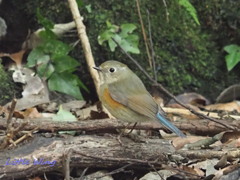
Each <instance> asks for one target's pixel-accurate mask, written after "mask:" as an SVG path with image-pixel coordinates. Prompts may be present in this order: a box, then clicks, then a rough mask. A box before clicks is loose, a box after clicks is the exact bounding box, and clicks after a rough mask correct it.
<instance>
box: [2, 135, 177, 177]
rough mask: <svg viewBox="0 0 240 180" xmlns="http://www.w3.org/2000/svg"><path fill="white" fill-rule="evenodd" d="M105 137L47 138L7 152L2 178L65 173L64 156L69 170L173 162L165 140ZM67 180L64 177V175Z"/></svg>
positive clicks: (146, 165)
mask: <svg viewBox="0 0 240 180" xmlns="http://www.w3.org/2000/svg"><path fill="white" fill-rule="evenodd" d="M122 142H123V146H121V145H120V144H119V142H118V140H117V138H113V137H110V136H109V137H105V136H95V135H94V136H89V135H85V136H83V135H82V136H79V137H69V138H67V139H63V138H56V137H53V138H44V137H41V136H36V137H35V138H34V139H33V140H32V141H31V142H28V143H27V144H25V145H24V146H18V147H17V148H16V149H14V150H13V149H12V150H6V151H5V152H2V153H1V155H0V177H2V178H3V179H15V178H16V179H17V178H22V177H30V176H33V175H35V174H43V173H46V172H50V171H59V172H64V170H63V169H64V166H63V165H64V163H65V158H64V157H65V156H66V154H68V152H69V151H70V152H71V153H70V154H69V160H68V161H69V162H68V163H70V165H69V167H79V168H85V167H93V168H97V167H100V168H109V167H121V166H125V165H127V164H132V166H131V169H132V168H133V169H138V168H146V167H148V168H149V169H151V167H149V164H151V165H152V166H154V167H155V168H156V169H159V168H161V167H162V165H163V164H165V163H168V162H170V161H171V160H173V161H174V159H170V158H168V155H169V154H174V151H175V150H174V148H173V147H172V145H171V144H170V142H168V141H166V140H160V139H153V140H148V143H141V144H139V143H134V142H132V141H131V140H129V139H127V138H122ZM63 176H64V175H63Z"/></svg>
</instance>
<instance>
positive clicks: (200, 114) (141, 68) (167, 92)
mask: <svg viewBox="0 0 240 180" xmlns="http://www.w3.org/2000/svg"><path fill="white" fill-rule="evenodd" d="M112 40H113V41H114V42H115V43H116V44H117V46H118V47H119V48H120V49H121V50H122V52H123V53H124V54H126V56H127V57H128V58H129V59H130V60H132V61H133V62H134V63H135V64H136V66H137V67H138V68H139V69H140V70H141V71H142V72H143V74H144V75H145V76H146V77H147V78H148V79H149V80H150V81H151V82H152V83H153V84H154V85H156V86H157V87H159V88H160V89H161V91H162V92H164V93H165V94H166V95H168V96H169V97H171V98H172V99H174V100H175V101H176V102H177V103H178V104H180V105H181V106H183V107H184V108H186V109H188V110H189V111H190V112H191V113H193V114H195V115H197V116H198V117H201V118H206V119H207V120H209V121H213V122H215V123H218V124H221V125H222V126H224V127H226V128H228V129H231V130H236V131H237V129H236V128H234V127H233V126H230V125H228V124H226V123H224V122H221V120H219V119H215V118H212V117H209V116H207V115H205V114H202V113H199V112H197V111H195V110H194V109H192V108H191V107H190V106H188V105H186V104H183V103H182V102H181V101H180V100H178V99H177V98H176V97H175V96H174V95H173V94H172V93H170V92H169V91H168V90H167V89H165V88H164V87H163V86H162V85H161V84H160V83H158V82H157V81H155V80H154V79H153V78H152V77H151V76H150V75H149V74H148V73H147V72H146V71H145V70H144V69H143V67H142V66H141V65H140V64H139V63H138V62H137V61H136V60H135V59H134V58H133V57H132V56H131V55H130V54H129V53H127V52H126V51H125V50H124V49H123V48H122V47H121V45H120V44H119V43H118V42H117V41H116V40H115V39H114V38H112Z"/></svg>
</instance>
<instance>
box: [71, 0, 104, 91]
mask: <svg viewBox="0 0 240 180" xmlns="http://www.w3.org/2000/svg"><path fill="white" fill-rule="evenodd" d="M68 3H69V7H70V10H71V12H72V15H73V19H74V21H75V23H76V27H77V31H78V36H79V39H80V40H81V44H82V48H83V52H84V55H85V58H86V62H87V64H88V68H89V71H90V74H91V76H92V78H93V81H94V84H95V87H96V89H97V92H98V89H99V81H100V80H99V75H98V72H97V71H96V70H94V69H93V68H92V67H95V62H94V58H93V55H92V50H91V46H90V43H89V39H88V37H87V33H86V27H85V26H84V24H83V17H82V16H81V15H80V12H79V8H78V5H77V2H76V0H68Z"/></svg>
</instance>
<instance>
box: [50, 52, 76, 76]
mask: <svg viewBox="0 0 240 180" xmlns="http://www.w3.org/2000/svg"><path fill="white" fill-rule="evenodd" d="M53 62H54V67H55V70H56V72H58V73H61V72H64V71H68V70H74V69H75V68H76V67H77V66H79V62H78V61H77V60H75V59H74V58H72V57H70V56H68V55H65V56H60V57H56V58H54V59H53Z"/></svg>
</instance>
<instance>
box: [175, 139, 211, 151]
mask: <svg viewBox="0 0 240 180" xmlns="http://www.w3.org/2000/svg"><path fill="white" fill-rule="evenodd" d="M205 138H206V137H202V136H187V137H186V138H180V137H177V138H175V139H173V141H172V144H173V146H174V147H175V148H176V149H177V150H178V149H181V148H182V147H183V146H184V145H185V144H190V143H194V142H197V141H199V140H202V139H205Z"/></svg>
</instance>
